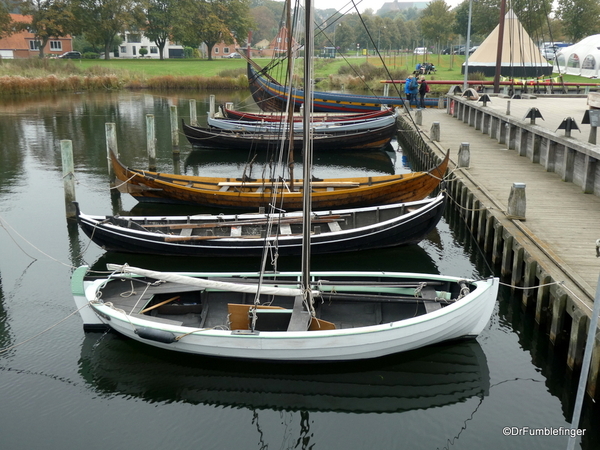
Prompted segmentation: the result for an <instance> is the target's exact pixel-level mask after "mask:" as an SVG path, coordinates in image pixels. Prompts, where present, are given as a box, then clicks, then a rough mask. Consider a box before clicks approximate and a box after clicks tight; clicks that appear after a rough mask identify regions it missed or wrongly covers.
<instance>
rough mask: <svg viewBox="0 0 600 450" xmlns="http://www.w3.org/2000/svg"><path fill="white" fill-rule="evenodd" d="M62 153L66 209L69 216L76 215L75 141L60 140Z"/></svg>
mask: <svg viewBox="0 0 600 450" xmlns="http://www.w3.org/2000/svg"><path fill="white" fill-rule="evenodd" d="M60 155H61V158H62V169H63V170H62V172H63V184H64V188H65V209H66V213H67V218H69V217H75V215H76V210H75V206H74V205H73V202H74V201H75V200H76V199H75V165H74V164H73V142H72V141H70V140H67V139H65V140H62V141H60Z"/></svg>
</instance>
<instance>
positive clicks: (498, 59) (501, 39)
mask: <svg viewBox="0 0 600 450" xmlns="http://www.w3.org/2000/svg"><path fill="white" fill-rule="evenodd" d="M505 14H506V0H502V1H501V2H500V23H499V24H498V48H497V51H496V73H495V74H494V92H495V93H496V94H497V93H498V92H500V72H501V71H502V45H503V43H504V15H505Z"/></svg>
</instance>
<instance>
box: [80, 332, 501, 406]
mask: <svg viewBox="0 0 600 450" xmlns="http://www.w3.org/2000/svg"><path fill="white" fill-rule="evenodd" d="M79 373H80V375H81V376H82V378H83V379H84V380H85V382H86V383H87V384H88V385H89V387H90V388H91V389H93V390H94V391H95V392H97V393H98V394H100V395H106V396H114V395H118V396H124V397H134V398H138V399H141V400H143V401H146V402H149V403H156V402H169V403H171V402H182V403H190V404H205V405H217V406H227V407H232V408H248V409H250V410H257V409H271V410H283V411H326V412H346V413H393V412H402V411H409V410H416V409H427V408H432V407H438V406H444V405H450V404H454V403H458V402H463V401H465V400H467V399H469V398H472V397H484V396H487V395H488V393H489V388H490V377H489V371H488V366H487V360H486V357H485V354H484V352H483V350H482V349H481V347H480V345H479V344H478V343H477V341H474V340H471V341H463V342H455V343H448V344H445V345H437V346H432V347H427V348H424V349H420V350H417V351H412V352H408V353H403V354H401V355H393V356H391V357H385V358H381V359H376V360H370V361H369V362H368V364H365V363H361V362H358V363H357V362H354V363H337V364H307V365H296V364H269V363H259V362H250V363H249V362H241V361H231V360H220V359H213V358H205V357H197V356H192V357H185V358H182V356H181V354H174V353H172V352H167V351H162V350H158V349H155V348H150V347H148V346H146V345H142V344H140V343H139V342H135V341H132V340H130V339H124V338H122V337H120V336H119V335H117V334H114V333H108V334H104V335H99V334H88V335H86V336H85V340H84V342H83V346H82V351H81V359H80V360H79Z"/></svg>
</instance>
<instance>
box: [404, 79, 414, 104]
mask: <svg viewBox="0 0 600 450" xmlns="http://www.w3.org/2000/svg"><path fill="white" fill-rule="evenodd" d="M414 79H415V77H414V75H409V76H408V78H406V82H405V83H404V94H405V95H406V100H408V104H409V106H410V104H411V101H412V91H411V84H412V81H413V80H414Z"/></svg>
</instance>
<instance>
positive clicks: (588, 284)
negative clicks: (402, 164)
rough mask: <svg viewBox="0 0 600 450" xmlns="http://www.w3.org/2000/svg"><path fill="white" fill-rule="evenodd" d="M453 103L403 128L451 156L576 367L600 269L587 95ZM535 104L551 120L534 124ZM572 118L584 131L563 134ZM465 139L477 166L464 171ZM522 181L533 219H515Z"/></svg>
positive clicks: (504, 258) (477, 213)
mask: <svg viewBox="0 0 600 450" xmlns="http://www.w3.org/2000/svg"><path fill="white" fill-rule="evenodd" d="M453 99H454V100H455V101H454V102H452V100H453ZM452 103H453V104H452ZM447 104H448V106H447V108H445V109H426V110H420V111H416V110H414V109H412V110H411V111H410V113H409V112H408V111H406V110H405V111H404V112H403V113H402V118H401V120H400V128H401V131H400V132H401V133H402V132H403V131H404V132H406V131H407V130H412V129H417V130H419V131H420V132H421V133H422V134H423V137H424V139H425V141H426V143H427V144H428V146H429V147H430V148H432V149H434V151H436V153H438V154H442V153H443V152H445V151H447V150H448V149H449V150H450V151H451V159H452V162H453V164H452V165H451V168H450V169H449V172H451V174H450V176H449V179H450V180H452V179H454V180H455V181H454V182H450V183H449V187H448V190H449V191H450V195H451V197H452V199H453V200H454V201H455V202H456V203H457V205H458V206H457V208H458V209H459V210H460V211H461V215H462V216H463V218H464V219H465V221H466V222H467V224H468V225H469V227H470V228H471V231H472V232H473V234H474V236H475V237H476V239H477V240H478V241H479V243H480V245H481V246H482V248H484V250H485V251H486V252H487V253H488V254H489V255H490V256H491V259H492V261H493V262H494V263H497V264H499V265H500V267H501V272H502V275H503V276H504V277H505V278H507V279H508V280H509V281H510V283H511V284H512V285H514V286H518V287H524V288H527V287H531V289H525V290H524V291H523V303H524V304H525V305H526V306H528V307H530V310H531V311H534V312H535V317H536V320H537V322H538V323H540V324H541V325H544V326H546V327H547V329H548V333H549V338H550V340H551V341H552V342H553V343H555V342H557V338H558V336H559V335H560V336H561V337H562V339H563V340H565V341H568V342H569V344H568V345H569V350H568V361H567V363H568V365H569V367H571V368H576V367H578V366H579V365H580V364H581V358H582V355H583V345H584V343H585V335H586V334H587V328H588V327H589V317H590V316H591V311H592V304H593V299H594V296H595V292H596V289H597V287H598V286H597V284H598V275H599V273H600V258H598V257H597V253H596V252H597V247H596V240H597V239H599V238H600V225H599V224H600V196H599V195H598V192H599V191H598V187H597V186H595V183H596V182H597V181H596V179H597V178H600V177H596V170H597V169H596V164H595V162H596V158H600V147H598V146H596V145H592V144H589V143H588V140H589V137H590V129H591V128H590V125H583V124H581V120H582V118H583V115H584V113H585V111H586V110H587V109H588V106H587V99H586V97H585V96H580V97H546V98H541V97H538V98H531V99H510V98H500V97H492V98H491V102H488V103H487V105H486V106H483V104H482V102H474V101H469V100H467V99H465V98H464V97H460V96H449V98H448V103H447ZM530 108H537V109H538V110H539V111H540V113H541V114H542V117H543V120H542V119H540V118H537V119H536V121H535V124H531V121H530V119H528V118H525V115H526V113H527V112H528V111H529V109H530ZM507 112H508V114H507ZM567 117H572V118H573V119H574V120H575V121H576V123H577V127H578V128H579V130H580V131H578V130H575V129H573V130H571V133H570V134H571V136H570V137H568V136H565V130H561V129H559V130H557V128H559V126H560V124H561V123H562V121H563V120H564V119H565V118H567ZM465 143H467V144H468V146H467V148H468V150H469V151H468V153H469V154H470V164H469V167H468V168H466V167H463V168H457V165H458V161H459V158H458V153H459V149H460V148H461V145H462V146H463V147H465V145H464V144H465ZM509 147H510V148H509ZM555 160H556V161H555ZM515 183H518V184H520V186H521V187H522V185H525V197H526V212H525V220H518V219H513V218H510V217H509V215H508V213H507V212H508V210H509V197H510V196H511V190H512V189H513V184H515ZM584 192H589V193H584ZM556 282H562V284H557V283H556ZM538 286H543V287H538ZM534 305H535V306H534ZM565 335H566V336H565ZM598 348H599V346H598V338H597V339H596V351H595V356H594V361H593V364H592V365H593V367H592V370H591V373H590V377H589V382H590V383H589V385H588V392H589V393H590V394H591V395H593V396H597V395H598V391H597V390H596V378H597V375H598V366H599V360H600V354H599V353H600V351H598Z"/></svg>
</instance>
